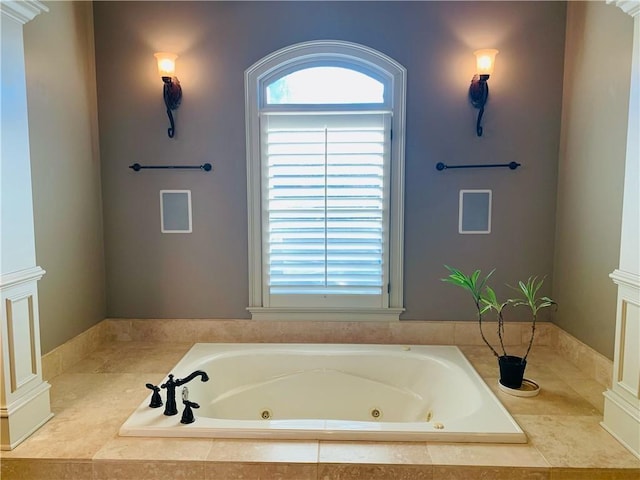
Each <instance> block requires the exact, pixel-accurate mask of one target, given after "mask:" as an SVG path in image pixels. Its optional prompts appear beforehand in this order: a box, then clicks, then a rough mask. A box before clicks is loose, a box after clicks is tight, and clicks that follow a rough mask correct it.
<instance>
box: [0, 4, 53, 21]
mask: <svg viewBox="0 0 640 480" xmlns="http://www.w3.org/2000/svg"><path fill="white" fill-rule="evenodd" d="M48 11H49V7H47V6H46V5H45V4H44V3H42V2H39V1H37V0H22V1H16V0H7V1H4V0H3V1H2V2H0V12H2V14H3V15H6V16H7V17H9V18H11V19H12V20H15V21H16V22H18V23H21V24H22V25H24V24H25V23H27V22H30V21H31V20H33V19H34V18H36V16H38V15H39V14H41V13H43V12H48Z"/></svg>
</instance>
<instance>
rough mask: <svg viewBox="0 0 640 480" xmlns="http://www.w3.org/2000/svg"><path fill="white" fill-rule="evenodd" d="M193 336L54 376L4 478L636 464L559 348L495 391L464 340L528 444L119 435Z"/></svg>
mask: <svg viewBox="0 0 640 480" xmlns="http://www.w3.org/2000/svg"><path fill="white" fill-rule="evenodd" d="M191 345H192V344H191V343H187V342H185V343H173V344H169V343H154V342H148V341H147V342H138V341H129V342H113V343H109V344H106V345H104V346H102V347H100V348H99V349H97V350H96V351H94V352H92V353H91V354H90V355H89V356H87V357H86V358H84V359H83V360H81V361H80V362H78V363H76V364H75V365H73V366H72V367H71V368H69V369H67V370H66V371H65V372H64V373H62V374H60V375H58V376H56V377H54V378H53V379H51V380H50V383H51V385H52V389H51V400H52V409H53V412H54V413H55V417H54V418H53V419H51V420H50V421H49V422H48V423H47V424H46V425H45V426H43V427H42V428H41V429H40V430H38V431H37V432H36V433H35V434H34V435H32V436H31V437H30V438H29V439H27V440H26V441H25V442H24V443H22V444H21V445H20V446H18V447H17V448H16V449H14V450H13V451H10V452H2V453H1V454H0V457H1V463H2V465H1V472H0V473H1V477H2V479H3V480H14V479H15V480H18V479H19V480H31V479H42V480H57V479H64V480H69V479H71V480H76V479H77V480H85V479H86V480H107V479H110V480H111V479H113V480H119V479H122V480H125V479H126V480H137V479H145V480H147V479H153V480H163V479H172V480H177V479H189V480H236V479H244V480H258V479H265V480H293V479H295V480H341V479H349V480H353V479H363V480H379V479H390V480H391V479H399V480H405V479H406V480H423V479H424V480H618V479H620V480H639V479H640V460H638V459H637V458H636V457H635V456H634V455H632V454H631V453H629V452H628V451H627V450H626V449H625V448H624V447H622V446H621V445H620V444H619V443H618V442H617V441H616V440H615V439H614V438H613V437H611V436H610V435H609V434H608V433H607V432H606V431H605V430H604V429H602V428H601V427H600V425H599V422H600V420H601V418H602V408H603V397H602V391H604V390H605V386H604V385H602V384H599V383H597V382H596V381H594V380H591V379H589V378H588V377H587V376H586V375H585V374H584V373H582V372H581V371H580V370H578V369H577V368H575V367H574V366H573V365H572V364H570V363H569V362H567V361H565V360H563V358H561V357H560V356H559V355H558V354H557V350H555V349H553V348H552V347H548V346H537V347H535V348H534V349H533V351H532V353H531V355H530V357H529V364H528V366H527V375H526V376H527V377H528V378H531V379H534V380H536V381H537V382H538V383H540V385H541V387H542V390H541V393H540V395H539V396H537V397H533V398H517V397H512V396H509V395H507V394H505V393H503V392H500V391H499V390H498V389H497V387H496V383H497V377H496V375H497V372H496V370H497V366H496V362H495V359H494V358H493V357H492V356H491V354H490V352H488V350H487V349H486V348H484V347H478V346H471V347H461V348H462V350H463V352H464V353H465V355H466V356H467V357H468V358H469V360H470V361H471V362H472V363H473V364H474V366H475V367H476V369H477V370H478V372H479V373H480V374H481V375H482V376H483V378H484V379H485V381H486V382H487V383H488V384H489V385H490V386H491V387H492V388H493V389H494V391H495V392H496V394H497V395H498V397H499V398H500V400H501V401H502V402H503V403H504V405H505V406H506V407H507V409H508V410H509V411H510V412H511V414H512V415H513V416H514V418H515V419H516V421H517V422H518V423H519V424H520V425H521V427H522V428H523V429H524V430H525V432H526V433H527V436H528V438H529V443H527V444H524V445H496V444H441V443H425V442H415V443H399V442H332V441H281V440H279V441H268V440H224V439H216V440H214V439H157V438H133V437H119V436H118V429H119V427H120V425H121V424H122V423H123V422H124V420H126V419H127V417H128V416H129V415H130V413H131V412H132V411H133V409H134V408H135V407H136V406H137V405H138V404H139V403H140V402H141V401H142V400H143V399H144V398H145V397H146V396H147V394H148V390H147V389H146V388H144V384H145V383H146V382H152V383H154V384H157V383H158V382H159V381H160V380H162V378H163V377H164V376H165V375H166V374H167V372H168V371H169V370H170V369H171V368H172V367H173V366H174V365H175V364H176V363H177V362H178V360H179V359H180V358H181V357H182V356H183V355H184V353H185V352H186V351H187V350H188V349H189V348H190V347H191Z"/></svg>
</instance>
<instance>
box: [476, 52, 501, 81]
mask: <svg viewBox="0 0 640 480" xmlns="http://www.w3.org/2000/svg"><path fill="white" fill-rule="evenodd" d="M473 54H474V55H475V56H476V64H477V67H476V70H477V72H476V73H477V74H478V75H491V74H492V73H493V67H494V65H495V63H496V55H497V54H498V50H496V49H494V48H485V49H482V50H476V51H475V52H473Z"/></svg>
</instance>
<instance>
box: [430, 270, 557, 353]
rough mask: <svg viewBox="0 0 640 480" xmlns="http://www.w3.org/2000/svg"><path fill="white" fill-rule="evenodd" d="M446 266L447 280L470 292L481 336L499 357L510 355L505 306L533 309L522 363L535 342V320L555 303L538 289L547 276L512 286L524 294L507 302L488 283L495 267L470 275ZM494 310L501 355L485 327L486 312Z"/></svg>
mask: <svg viewBox="0 0 640 480" xmlns="http://www.w3.org/2000/svg"><path fill="white" fill-rule="evenodd" d="M445 268H446V269H447V270H449V276H448V277H446V278H443V279H442V280H443V281H444V282H447V283H450V284H452V285H455V286H457V287H460V288H463V289H464V290H467V291H468V292H469V293H471V296H472V298H473V301H474V304H475V306H476V311H477V316H478V325H479V328H480V336H481V337H482V340H483V341H484V343H485V344H486V345H487V346H488V347H489V348H490V349H491V351H492V352H493V354H494V355H495V356H496V357H500V356H507V352H506V349H505V347H504V340H503V334H504V316H503V313H504V311H505V309H506V307H508V306H511V307H519V306H525V307H528V308H529V309H530V311H531V317H532V321H531V336H530V339H529V344H528V346H527V351H526V353H525V355H524V357H522V363H524V362H526V360H527V357H528V356H529V352H530V351H531V347H532V345H533V339H534V337H535V332H536V322H537V320H538V313H539V312H540V310H542V309H543V308H547V307H551V306H553V305H556V302H554V301H553V300H552V299H551V298H549V297H546V296H542V297H539V296H538V292H539V291H540V288H541V287H542V284H543V283H544V277H543V278H538V277H537V276H533V277H529V278H528V279H527V281H525V282H523V281H519V282H518V286H517V287H510V288H511V289H513V290H515V291H517V292H518V293H520V295H521V296H519V297H517V298H509V299H507V300H505V301H504V302H501V301H499V300H498V298H497V295H496V293H495V291H494V290H493V289H492V288H491V287H490V286H489V285H488V281H489V278H490V277H491V275H493V272H494V271H495V269H493V270H491V271H490V272H489V274H488V275H486V276H483V275H482V272H481V271H480V270H476V271H474V272H473V273H472V274H471V275H467V274H465V273H464V272H462V271H461V270H458V269H457V268H453V267H449V266H447V265H445ZM489 311H493V312H495V315H496V318H497V321H498V327H497V328H498V332H497V333H498V339H499V341H500V349H501V351H502V355H501V354H500V353H498V351H497V350H496V349H495V348H494V347H493V346H492V345H491V343H489V341H488V340H487V338H486V337H485V335H484V331H483V315H485V314H486V313H487V312H489Z"/></svg>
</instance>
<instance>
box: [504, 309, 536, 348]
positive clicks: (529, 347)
mask: <svg viewBox="0 0 640 480" xmlns="http://www.w3.org/2000/svg"><path fill="white" fill-rule="evenodd" d="M503 333H504V318H503V317H502V310H500V311H499V312H498V338H499V339H500V347H501V348H502V353H503V354H504V356H505V357H506V356H507V351H506V350H505V349H504V340H503V339H502V334H503ZM529 348H531V347H529Z"/></svg>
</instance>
